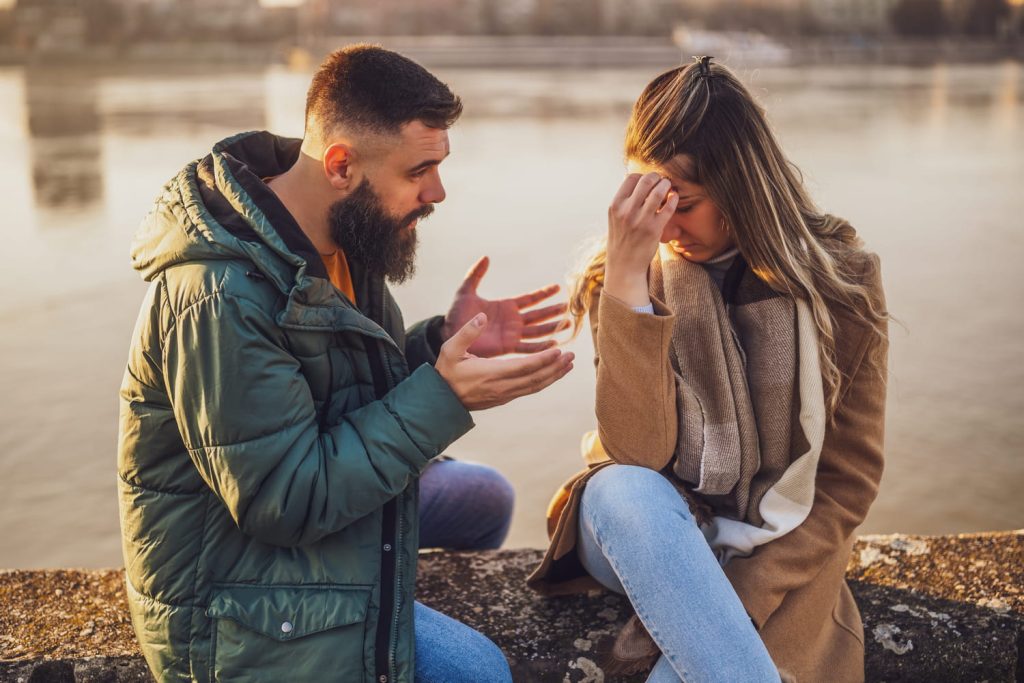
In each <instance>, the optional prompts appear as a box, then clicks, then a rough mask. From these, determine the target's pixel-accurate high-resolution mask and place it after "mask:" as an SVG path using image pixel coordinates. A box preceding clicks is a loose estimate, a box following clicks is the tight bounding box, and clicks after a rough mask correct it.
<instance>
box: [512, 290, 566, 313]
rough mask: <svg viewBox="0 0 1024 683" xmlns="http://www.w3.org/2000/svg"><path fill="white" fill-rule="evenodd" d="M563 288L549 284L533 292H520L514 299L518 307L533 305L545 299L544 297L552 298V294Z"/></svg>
mask: <svg viewBox="0 0 1024 683" xmlns="http://www.w3.org/2000/svg"><path fill="white" fill-rule="evenodd" d="M559 289H561V287H559V286H558V285H548V286H547V287H541V288H540V289H536V290H534V291H532V292H528V293H526V294H520V295H519V296H517V297H516V298H514V299H512V301H513V303H515V305H516V308H519V309H523V308H526V307H527V306H532V305H533V304H535V303H538V302H541V301H544V299H550V298H551V297H552V296H554V295H555V294H557V293H558V290H559Z"/></svg>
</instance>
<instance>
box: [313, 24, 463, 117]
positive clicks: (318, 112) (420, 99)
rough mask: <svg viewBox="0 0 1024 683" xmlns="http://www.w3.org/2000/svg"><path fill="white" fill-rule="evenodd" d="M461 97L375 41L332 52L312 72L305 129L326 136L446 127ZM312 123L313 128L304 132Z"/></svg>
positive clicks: (457, 111) (456, 114)
mask: <svg viewBox="0 0 1024 683" xmlns="http://www.w3.org/2000/svg"><path fill="white" fill-rule="evenodd" d="M461 113H462V101H461V100H460V99H459V98H458V97H457V96H456V95H455V94H454V93H453V92H452V91H451V90H450V89H449V88H448V86H447V85H445V84H444V83H442V82H441V81H439V80H438V79H437V78H436V77H435V76H434V75H433V74H431V73H430V72H429V71H427V70H426V69H424V68H423V67H422V66H420V65H419V64H417V63H416V62H414V61H412V60H411V59H408V58H407V57H403V56H402V55H400V54H398V53H397V52H391V51H390V50H385V49H384V48H382V47H379V46H376V45H365V44H359V45H348V46H346V47H343V48H341V49H339V50H335V51H334V52H332V53H331V54H330V55H328V57H327V59H325V60H324V61H323V63H322V64H321V65H320V68H319V69H317V72H316V74H315V75H314V76H313V82H312V83H311V84H310V86H309V92H308V93H307V95H306V129H307V132H317V133H319V134H321V135H323V136H325V137H327V136H328V135H329V134H330V133H331V132H332V131H333V130H335V129H337V128H339V127H340V128H344V129H347V130H349V131H352V132H358V133H365V132H370V133H383V134H396V133H398V132H399V130H400V129H401V127H402V126H403V125H405V124H406V123H409V122H410V121H422V122H423V124H424V125H426V126H428V127H430V128H438V129H447V128H449V127H451V125H452V124H453V123H455V121H456V119H458V118H459V115H460V114H461ZM311 125H313V126H315V127H316V129H317V130H315V131H310V130H309V129H310V126H311Z"/></svg>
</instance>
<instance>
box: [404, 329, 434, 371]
mask: <svg viewBox="0 0 1024 683" xmlns="http://www.w3.org/2000/svg"><path fill="white" fill-rule="evenodd" d="M442 325H444V316H443V315H435V316H434V317H432V318H427V319H426V320H421V321H420V322H418V323H416V324H415V325H413V326H412V327H410V328H409V329H408V330H406V331H405V359H406V361H407V362H408V363H409V371H410V372H411V371H413V370H415V369H416V368H418V367H419V366H421V365H423V364H424V363H428V364H430V365H433V364H434V363H436V362H437V355H438V354H439V353H441V344H443V343H444V339H442V337H441V326H442Z"/></svg>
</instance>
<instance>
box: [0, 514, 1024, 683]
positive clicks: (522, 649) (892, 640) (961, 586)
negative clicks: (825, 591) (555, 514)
mask: <svg viewBox="0 0 1024 683" xmlns="http://www.w3.org/2000/svg"><path fill="white" fill-rule="evenodd" d="M540 554H541V553H540V551H538V550H504V551H494V552H480V553H447V552H437V553H424V554H423V555H422V556H421V562H420V572H419V573H420V579H419V599H420V600H422V601H423V602H424V603H426V604H428V605H430V606H432V607H434V608H436V609H438V610H440V611H442V612H444V613H446V614H449V615H451V616H452V617H455V618H457V619H459V620H461V621H463V622H465V623H467V624H469V625H470V626H473V627H474V628H477V629H478V630H480V631H481V632H483V633H485V634H487V635H488V636H490V637H491V638H492V639H493V640H494V641H495V642H496V643H497V644H498V645H499V646H500V647H501V648H502V649H503V650H504V651H505V653H506V655H507V656H508V658H509V662H510V663H511V665H512V670H513V673H514V675H515V679H516V680H517V681H531V682H533V681H537V682H541V683H543V682H547V681H551V682H552V683H555V682H558V683H562V682H566V683H584V682H585V683H600V682H602V681H604V680H605V676H604V672H603V671H602V670H601V669H600V666H599V662H600V654H599V653H600V652H601V651H603V648H604V647H606V646H607V643H608V641H609V639H610V638H611V637H613V636H614V634H615V633H616V632H617V629H618V627H619V626H620V625H621V624H622V622H623V620H624V619H625V618H626V616H627V615H628V609H627V608H628V606H627V605H626V604H625V602H624V600H623V599H622V598H620V597H618V596H615V595H611V594H608V593H594V594H591V595H587V596H573V597H566V598H556V599H550V600H546V599H543V598H540V597H538V596H536V595H534V594H533V593H532V592H530V591H528V590H526V589H525V588H524V580H525V577H526V575H527V574H528V573H529V571H530V570H531V569H532V568H533V567H534V566H535V564H536V563H537V561H538V560H539V558H540ZM847 578H848V579H849V580H850V584H851V587H852V588H853V592H854V595H855V597H856V598H857V602H858V604H859V605H860V609H861V612H862V613H863V616H864V631H865V634H866V638H867V662H866V664H867V677H868V680H869V681H990V682H992V683H995V682H996V681H1015V680H1024V581H1022V578H1024V531H1016V532H1001V533H985V534H965V535H960V536H932V537H924V536H904V535H893V536H866V537H862V538H861V539H860V541H859V542H858V543H857V546H856V547H855V548H854V552H853V555H852V557H851V559H850V565H849V567H848V569H847ZM0 605H2V606H3V610H2V611H0V681H22V682H24V683H47V682H55V683H57V682H59V683H65V682H66V683H73V682H74V683H84V682H88V683H122V682H123V683H127V682H129V681H131V682H133V683H134V682H136V681H139V682H141V681H147V682H148V681H151V680H152V678H151V677H150V675H149V672H148V670H147V669H146V666H145V663H144V662H143V661H142V658H141V656H140V655H139V654H138V648H137V647H136V645H135V640H134V634H133V633H132V628H131V624H130V622H129V620H128V611H127V607H126V605H125V602H124V589H123V584H122V574H121V572H120V571H119V570H99V571H79V570H54V571H3V572H0ZM608 680H609V681H611V680H612V679H611V678H609V679H608ZM630 680H637V681H639V680H643V677H642V676H640V677H636V678H634V679H630Z"/></svg>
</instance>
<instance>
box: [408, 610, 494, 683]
mask: <svg viewBox="0 0 1024 683" xmlns="http://www.w3.org/2000/svg"><path fill="white" fill-rule="evenodd" d="M415 619H416V683H463V682H465V683H511V682H512V672H511V671H510V670H509V668H508V662H507V661H505V655H504V654H502V652H501V650H500V649H498V646H497V645H495V644H494V643H492V642H491V641H490V640H489V639H488V638H487V636H485V635H483V634H481V633H478V632H477V631H474V630H473V629H471V628H470V627H468V626H466V625H465V624H463V623H461V622H458V621H455V620H454V619H452V618H451V617H446V616H445V615H443V614H441V613H440V612H438V611H436V610H432V609H430V608H429V607H427V606H426V605H423V604H421V603H418V602H417V603H416V612H415Z"/></svg>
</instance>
